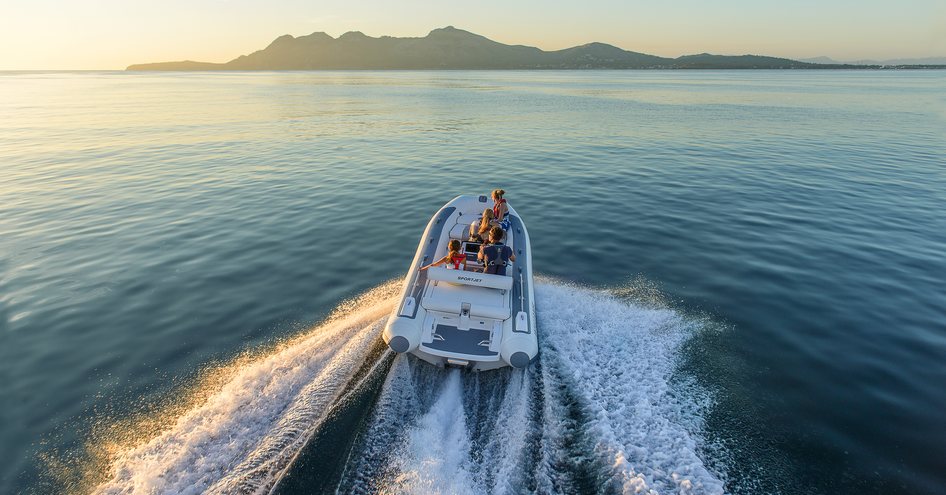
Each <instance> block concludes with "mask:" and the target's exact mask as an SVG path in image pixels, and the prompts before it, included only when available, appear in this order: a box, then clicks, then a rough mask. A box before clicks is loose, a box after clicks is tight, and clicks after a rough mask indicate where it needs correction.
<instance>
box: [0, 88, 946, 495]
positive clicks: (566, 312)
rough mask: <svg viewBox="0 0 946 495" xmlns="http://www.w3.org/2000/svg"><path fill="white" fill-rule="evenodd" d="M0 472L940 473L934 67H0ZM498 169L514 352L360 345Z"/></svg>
mask: <svg viewBox="0 0 946 495" xmlns="http://www.w3.org/2000/svg"><path fill="white" fill-rule="evenodd" d="M0 116H2V118H0V420H2V421H0V425H2V426H0V446H2V447H0V493H16V492H40V493H46V492H56V491H62V490H65V489H69V490H73V491H81V492H87V491H97V492H100V493H132V492H133V493H199V492H203V491H209V492H222V493H233V492H248V491H252V490H257V489H263V490H267V489H271V488H273V489H274V490H275V491H276V492H279V493H319V492H334V491H335V490H336V488H339V489H340V491H341V492H346V493H347V492H376V491H379V490H386V491H394V492H413V493H430V492H438V491H439V492H443V493H464V492H466V493H484V492H492V493H527V492H534V491H539V492H559V493H576V492H598V493H611V492H619V491H626V492H633V491H635V490H641V491H644V492H646V491H647V490H652V491H653V492H657V493H695V494H696V493H723V492H725V493H784V494H811V493H825V494H866V493H876V494H893V493H904V494H937V493H940V494H941V493H944V492H946V412H944V411H946V284H944V279H946V212H944V206H946V72H943V71H771V72H770V71H669V72H663V71H648V72H634V71H627V72H612V71H600V72H599V71H587V72H586V71H582V72H278V73H219V74H207V73H176V74H172V73H169V74H157V73H121V72H83V73H61V72H52V73H2V74H0ZM495 187H503V188H504V189H506V191H507V197H508V199H509V201H510V203H512V204H513V205H514V206H515V208H516V209H517V210H518V211H519V212H520V213H521V214H522V216H523V218H524V220H525V222H526V224H527V226H528V228H529V231H530V233H531V235H532V242H533V252H534V257H535V258H534V260H535V268H536V270H537V271H538V272H539V273H540V274H541V275H542V277H543V279H542V281H541V283H540V284H539V286H538V288H537V298H538V300H537V303H538V313H539V326H540V332H541V334H542V336H541V338H542V343H541V359H540V360H539V361H538V362H537V363H535V364H534V365H533V366H532V368H530V369H529V370H528V371H526V372H510V371H509V370H506V371H500V372H496V373H491V374H490V373H483V374H479V375H476V374H470V373H465V372H459V371H456V370H454V371H449V370H448V371H441V370H436V369H433V368H430V367H428V366H426V365H425V364H423V363H419V362H416V361H415V360H413V359H408V358H406V357H404V356H400V357H395V356H393V355H391V354H390V353H388V352H386V351H385V349H384V348H383V346H379V345H378V335H379V328H380V327H379V325H380V322H383V319H384V316H385V313H386V312H387V311H388V310H389V308H390V307H391V304H392V302H391V297H392V295H393V292H394V291H396V287H395V286H394V285H392V282H391V281H392V280H397V279H399V278H401V277H402V276H403V274H404V272H405V270H406V268H407V265H408V263H409V260H410V258H411V257H412V256H413V252H414V249H415V246H416V243H417V241H418V238H419V235H420V233H421V231H422V229H423V227H424V225H425V224H426V222H427V221H428V219H429V218H430V216H431V215H432V214H433V213H434V212H435V211H436V210H437V209H438V208H439V206H440V205H442V204H443V203H445V202H447V201H448V200H450V199H451V198H453V197H454V196H456V195H457V194H461V193H482V192H485V191H488V190H490V189H493V188H495Z"/></svg>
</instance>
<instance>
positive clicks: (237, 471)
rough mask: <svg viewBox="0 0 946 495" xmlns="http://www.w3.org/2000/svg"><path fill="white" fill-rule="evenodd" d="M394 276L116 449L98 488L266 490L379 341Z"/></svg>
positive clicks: (124, 490)
mask: <svg viewBox="0 0 946 495" xmlns="http://www.w3.org/2000/svg"><path fill="white" fill-rule="evenodd" d="M391 292H392V287H390V284H388V285H387V286H382V287H380V288H378V289H376V290H374V291H372V292H371V293H369V294H368V295H366V296H364V297H362V298H361V299H360V300H359V301H358V302H357V303H356V304H355V306H357V308H358V309H353V310H352V311H351V312H350V313H349V314H340V315H337V316H336V317H335V318H333V319H331V320H330V321H329V322H327V323H326V324H323V325H321V326H319V327H316V328H315V329H313V330H312V331H310V332H309V333H307V334H305V335H303V336H302V337H301V338H299V339H296V340H294V341H293V342H292V343H291V344H290V345H287V346H284V347H282V348H280V349H277V350H276V351H275V352H274V353H272V354H270V355H268V356H264V357H262V358H260V359H258V360H255V361H253V362H250V363H248V364H242V363H241V366H240V367H238V368H236V369H232V370H224V371H230V372H232V373H233V375H232V377H231V378H230V379H229V380H228V381H226V382H225V383H224V384H223V385H222V386H221V387H220V388H219V389H218V390H215V391H210V392H209V393H208V396H207V398H206V399H205V400H203V401H202V402H201V403H199V404H198V405H196V406H195V407H194V408H192V409H190V410H188V411H186V412H185V413H184V414H182V415H181V416H180V417H178V418H176V420H174V421H173V423H172V424H171V425H170V427H168V428H167V429H165V430H164V431H163V432H161V433H160V434H158V435H157V436H155V437H154V438H151V439H148V440H146V441H144V442H142V443H139V444H137V445H133V446H131V447H128V448H125V449H123V450H120V451H119V452H117V453H116V454H115V455H114V457H113V459H111V462H110V468H109V472H108V473H107V474H108V479H107V480H105V481H104V482H103V483H101V484H100V485H99V486H97V487H96V488H95V489H94V490H93V492H94V493H99V494H124V493H149V494H150V493H180V494H197V493H265V492H266V491H267V490H268V488H269V487H271V486H272V485H273V483H275V481H276V480H277V479H278V476H279V475H280V473H281V472H282V471H283V470H284V469H285V468H286V467H287V466H288V464H289V462H290V461H291V459H292V458H293V457H294V456H295V455H296V454H297V453H298V451H299V449H301V448H302V446H303V445H304V443H305V441H306V439H307V438H309V437H310V436H311V435H312V433H313V432H314V431H315V430H316V429H317V428H318V426H319V424H320V423H321V421H323V420H324V419H325V418H326V416H327V415H328V413H329V412H330V410H331V406H332V405H333V404H334V403H335V402H336V401H338V400H339V399H340V398H341V396H342V394H343V392H344V391H345V390H346V389H347V388H349V387H348V386H349V385H350V382H351V380H352V377H353V376H355V375H356V373H357V372H358V370H359V368H360V367H362V365H363V364H364V361H365V358H366V357H367V356H368V355H369V354H370V353H371V350H372V348H373V347H375V346H376V345H377V343H378V341H379V335H380V331H381V327H382V325H383V322H384V316H386V314H387V313H388V312H389V311H390V308H391V307H392V305H393V302H394V301H393V299H392V298H391Z"/></svg>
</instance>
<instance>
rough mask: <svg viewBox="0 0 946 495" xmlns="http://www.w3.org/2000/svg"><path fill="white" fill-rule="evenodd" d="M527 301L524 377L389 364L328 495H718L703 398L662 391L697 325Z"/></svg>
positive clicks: (595, 301) (576, 293) (541, 291)
mask: <svg viewBox="0 0 946 495" xmlns="http://www.w3.org/2000/svg"><path fill="white" fill-rule="evenodd" d="M536 297H537V310H538V326H539V331H540V348H541V349H540V359H539V360H538V361H537V362H535V363H533V364H532V366H530V368H529V369H527V370H523V371H519V370H510V369H504V370H498V371H493V372H483V373H470V372H462V373H461V372H458V371H456V370H453V371H449V370H440V369H436V368H434V367H431V366H429V365H427V364H426V363H422V362H420V361H418V360H415V359H412V358H410V357H407V356H398V358H397V359H396V361H395V363H394V366H393V367H392V369H391V371H390V373H389V375H388V377H387V380H386V382H385V384H384V386H383V388H382V391H381V395H380V397H379V400H378V403H377V405H376V407H375V410H374V413H373V416H372V418H371V420H370V421H369V425H368V427H367V428H366V429H365V431H364V432H363V433H362V435H361V438H360V440H359V441H358V442H356V446H355V449H354V451H353V453H352V456H351V461H350V462H349V464H348V466H347V469H346V472H345V474H344V476H343V479H342V483H341V484H340V485H339V487H338V492H339V493H493V494H501V493H533V492H541V493H576V492H580V493H647V494H658V493H675V494H721V493H723V492H724V485H723V481H722V475H721V474H720V473H715V472H713V471H711V470H710V469H709V468H707V467H706V466H707V463H705V462H704V461H703V460H702V458H701V455H706V454H705V451H706V450H708V449H704V448H703V447H704V446H703V444H702V440H701V435H700V432H701V428H702V426H703V425H702V416H701V412H702V410H703V409H704V408H705V407H706V405H707V404H706V399H705V397H706V395H705V393H703V392H702V391H701V390H699V389H697V388H696V387H695V386H693V385H691V384H687V383H686V382H685V381H684V382H682V383H675V382H674V381H673V379H672V376H673V373H674V371H675V370H676V363H677V358H678V352H679V350H680V348H681V346H682V344H683V343H684V342H686V340H687V339H688V338H690V337H691V336H692V335H694V334H695V332H698V331H699V327H700V322H699V321H693V320H691V319H687V318H685V317H683V316H682V315H680V314H679V313H678V312H676V311H674V310H671V309H666V308H659V307H658V308H651V307H644V306H640V305H636V304H633V303H629V302H627V301H624V300H621V299H619V298H617V297H615V296H614V295H612V294H610V293H608V292H605V291H598V290H590V289H584V288H578V287H574V286H570V285H565V284H559V283H548V282H546V283H542V284H539V285H538V286H537V289H536ZM458 385H459V386H460V388H459V389H458V388H457V387H458ZM461 413H462V414H461Z"/></svg>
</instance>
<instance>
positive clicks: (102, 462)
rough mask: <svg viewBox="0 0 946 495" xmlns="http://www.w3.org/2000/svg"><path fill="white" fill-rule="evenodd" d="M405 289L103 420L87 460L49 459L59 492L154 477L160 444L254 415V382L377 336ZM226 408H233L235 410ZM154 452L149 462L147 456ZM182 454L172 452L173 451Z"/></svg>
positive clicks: (384, 288)
mask: <svg viewBox="0 0 946 495" xmlns="http://www.w3.org/2000/svg"><path fill="white" fill-rule="evenodd" d="M400 285H401V280H392V281H389V282H386V283H384V284H381V285H380V286H378V287H375V288H374V289H371V290H369V291H367V292H366V293H364V294H361V295H359V296H356V297H353V298H350V299H348V300H346V301H343V302H342V303H340V304H339V305H338V306H337V307H336V308H335V309H334V310H333V311H332V313H331V314H330V315H329V316H328V317H326V318H325V320H324V321H323V322H321V323H319V324H317V325H315V326H313V327H310V328H309V329H308V330H305V331H302V332H300V333H299V334H297V335H294V336H291V337H288V338H286V339H283V340H279V341H275V342H273V343H271V344H268V345H263V346H260V347H257V348H255V349H248V350H246V351H244V352H242V353H240V354H239V355H237V356H236V357H234V358H232V359H230V360H225V361H221V362H218V363H211V364H209V365H207V366H205V367H204V368H203V369H202V370H201V371H200V372H198V374H197V376H195V377H193V378H191V379H188V380H184V381H183V382H181V383H179V384H176V385H175V386H174V387H173V388H172V389H171V390H170V391H169V392H166V393H164V394H163V395H162V397H161V398H160V399H158V400H156V401H153V402H149V401H146V402H142V403H141V404H138V405H137V406H132V407H137V410H136V411H134V412H132V413H127V412H115V413H104V414H102V415H101V416H99V417H97V418H96V420H95V423H94V424H93V426H92V429H91V432H90V433H89V436H88V438H89V440H88V442H87V443H86V445H85V452H84V453H83V454H82V455H80V456H78V457H77V458H61V457H55V456H53V455H46V456H45V458H44V462H45V464H46V466H47V469H48V471H49V473H50V475H51V477H52V478H53V479H55V480H56V481H57V483H58V484H59V488H60V489H64V490H66V491H68V492H69V493H77V494H78V493H89V492H90V491H94V492H102V493H112V491H114V487H112V488H108V484H109V482H110V480H112V481H111V482H112V483H114V481H115V480H116V479H119V478H123V477H127V476H130V475H134V474H135V473H130V472H129V469H134V468H139V469H141V470H144V471H147V470H148V469H152V468H149V467H148V465H149V464H150V463H159V462H160V460H159V459H157V458H158V457H160V455H159V454H157V453H156V451H155V447H154V444H155V443H156V442H160V440H159V439H160V438H161V437H162V435H167V434H168V433H169V432H172V431H175V430H177V432H178V433H179V434H180V433H183V434H184V435H187V434H189V433H191V432H188V431H181V430H182V429H183V430H186V429H198V430H199V429H203V428H211V427H212V426H211V425H212V424H214V423H215V422H216V420H219V419H221V418H217V417H216V416H215V414H217V413H218V411H216V409H218V408H221V405H220V404H221V403H226V404H229V403H231V402H232V401H242V402H241V403H245V404H244V405H243V406H241V407H248V408H249V407H255V406H254V404H253V401H254V400H262V401H265V400H266V397H259V396H255V395H253V393H254V392H259V391H260V389H259V388H258V385H257V384H255V382H258V381H260V380H264V381H265V380H267V379H269V378H270V377H269V376H268V375H267V373H268V372H272V378H271V379H272V380H277V379H278V376H277V375H278V373H277V372H278V371H279V370H280V368H283V367H291V366H294V365H296V361H297V360H298V359H299V358H300V356H299V355H298V354H299V352H300V349H298V348H299V347H300V346H302V347H303V348H305V349H309V350H320V349H323V348H325V346H328V345H339V344H338V342H342V344H341V345H344V344H343V343H344V342H345V341H347V340H348V339H350V338H352V337H354V335H351V334H350V333H349V332H350V331H351V330H352V329H356V328H362V327H364V328H365V329H366V330H368V329H373V328H377V327H376V326H375V327H372V326H368V325H366V324H365V322H374V321H378V320H379V319H381V318H383V317H384V316H386V315H387V314H388V313H389V312H390V310H391V308H392V307H393V304H394V302H395V295H396V293H397V291H398V289H400ZM359 322H361V323H359ZM245 382H251V386H246V387H245V388H244V386H245ZM296 389H297V392H298V391H302V390H304V384H296ZM262 390H263V391H265V390H266V388H263V389H262ZM241 395H242V397H241ZM227 407H232V404H229V405H228V406H227ZM280 414H282V413H280ZM277 417H278V415H277ZM223 419H226V418H223ZM237 434H238V433H237ZM149 444H150V449H151V450H150V451H148V452H150V454H147V453H146V454H141V452H143V451H145V450H146V449H148V448H149ZM194 444H195V445H196V444H197V442H196V441H195V442H194ZM180 447H182V446H181V445H177V446H174V445H171V446H169V447H168V448H177V449H180ZM186 448H188V447H186V446H185V449H186ZM194 448H196V447H194ZM157 451H160V448H159V449H157ZM193 454H198V453H195V452H189V453H188V452H186V451H180V450H178V451H177V452H176V454H175V455H179V456H187V455H193ZM244 454H247V452H244ZM149 457H150V459H149ZM130 459H137V460H130ZM162 476H163V475H162Z"/></svg>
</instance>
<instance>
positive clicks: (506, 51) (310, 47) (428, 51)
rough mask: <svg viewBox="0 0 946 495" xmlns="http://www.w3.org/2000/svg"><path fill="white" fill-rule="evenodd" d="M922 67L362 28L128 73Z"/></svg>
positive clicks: (287, 39) (138, 68)
mask: <svg viewBox="0 0 946 495" xmlns="http://www.w3.org/2000/svg"><path fill="white" fill-rule="evenodd" d="M760 69H761V70H773V69H776V70H839V69H840V70H917V69H946V65H893V66H888V65H855V64H825V63H812V62H801V61H798V60H791V59H787V58H779V57H769V56H764V55H713V54H709V53H701V54H697V55H684V56H681V57H677V58H667V57H659V56H656V55H648V54H645V53H638V52H632V51H628V50H624V49H621V48H618V47H616V46H612V45H608V44H605V43H597V42H595V43H587V44H584V45H580V46H575V47H572V48H566V49H563V50H553V51H545V50H541V49H539V48H536V47H532V46H524V45H506V44H503V43H499V42H497V41H493V40H491V39H488V38H486V37H484V36H480V35H478V34H474V33H471V32H469V31H464V30H462V29H457V28H454V27H453V26H447V27H444V28H440V29H434V30H433V31H431V32H430V33H429V34H427V36H425V37H422V38H395V37H391V36H381V37H378V38H374V37H371V36H366V35H365V34H362V33H360V32H357V31H352V32H348V33H345V34H343V35H341V36H339V37H338V38H333V37H331V36H329V35H328V34H325V33H322V32H316V33H312V34H309V35H306V36H299V37H293V36H291V35H288V34H287V35H283V36H280V37H278V38H276V39H275V40H273V42H272V43H270V44H269V46H267V47H266V48H264V49H262V50H258V51H256V52H253V53H251V54H249V55H241V56H239V57H237V58H235V59H233V60H230V61H229V62H225V63H214V62H197V61H192V60H183V61H176V62H157V63H145V64H133V65H130V66H128V67H127V68H126V70H128V71H174V72H195V71H201V72H211V71H213V72H218V71H267V70H269V71H297V70H320V71H329V70H536V71H549V70H760Z"/></svg>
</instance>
